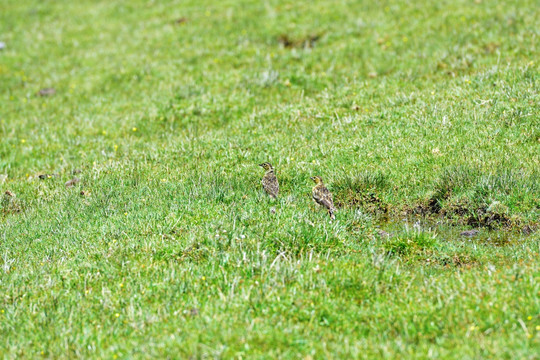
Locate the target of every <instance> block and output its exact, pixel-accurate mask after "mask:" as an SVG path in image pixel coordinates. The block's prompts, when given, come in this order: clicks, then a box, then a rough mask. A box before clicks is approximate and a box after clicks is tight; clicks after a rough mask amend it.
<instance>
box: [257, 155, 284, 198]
mask: <svg viewBox="0 0 540 360" xmlns="http://www.w3.org/2000/svg"><path fill="white" fill-rule="evenodd" d="M259 166H261V167H262V168H263V169H264V170H266V173H265V174H264V176H263V178H262V181H261V183H262V186H263V188H264V191H266V193H267V194H268V195H270V197H271V198H272V199H277V196H278V193H279V183H278V180H277V177H276V173H275V172H274V168H273V167H272V165H271V164H270V163H268V162H264V163H262V164H259Z"/></svg>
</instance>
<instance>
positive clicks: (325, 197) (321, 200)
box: [311, 176, 336, 220]
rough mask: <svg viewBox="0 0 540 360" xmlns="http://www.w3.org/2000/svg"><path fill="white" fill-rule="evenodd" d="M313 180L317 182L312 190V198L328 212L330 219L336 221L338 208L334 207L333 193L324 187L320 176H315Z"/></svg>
mask: <svg viewBox="0 0 540 360" xmlns="http://www.w3.org/2000/svg"><path fill="white" fill-rule="evenodd" d="M311 180H313V181H314V182H315V186H314V187H313V190H312V197H313V200H315V202H316V203H317V204H319V205H321V206H323V207H325V208H326V210H328V215H330V219H332V220H335V219H336V216H335V215H334V213H335V212H336V208H335V207H334V200H333V199H332V193H331V192H330V191H329V190H328V189H327V188H326V186H324V183H323V180H322V178H321V177H320V176H313V177H311Z"/></svg>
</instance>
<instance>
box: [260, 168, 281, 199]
mask: <svg viewBox="0 0 540 360" xmlns="http://www.w3.org/2000/svg"><path fill="white" fill-rule="evenodd" d="M263 187H264V190H266V192H267V193H269V194H270V195H273V196H277V194H278V192H279V183H278V180H277V177H276V175H275V174H272V173H270V174H268V175H266V176H265V177H264V179H263Z"/></svg>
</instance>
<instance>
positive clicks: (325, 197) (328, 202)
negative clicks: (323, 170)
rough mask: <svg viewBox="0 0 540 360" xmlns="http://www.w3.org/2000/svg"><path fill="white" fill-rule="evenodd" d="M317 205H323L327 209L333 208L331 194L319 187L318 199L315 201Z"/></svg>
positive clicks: (324, 188)
mask: <svg viewBox="0 0 540 360" xmlns="http://www.w3.org/2000/svg"><path fill="white" fill-rule="evenodd" d="M315 200H316V201H317V202H318V203H319V204H321V205H323V206H324V207H326V208H327V209H333V208H334V201H333V199H332V193H331V192H330V191H329V190H328V189H327V188H326V187H321V188H320V189H319V192H318V199H315Z"/></svg>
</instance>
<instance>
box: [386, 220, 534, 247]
mask: <svg viewBox="0 0 540 360" xmlns="http://www.w3.org/2000/svg"><path fill="white" fill-rule="evenodd" d="M376 227H377V228H379V229H380V230H383V231H385V232H387V233H389V234H390V236H396V235H399V234H404V233H407V232H411V231H420V232H431V233H434V234H435V235H436V236H437V239H438V240H440V241H445V240H452V241H456V240H461V241H467V242H479V243H484V244H493V245H496V246H501V245H509V244H513V243H517V242H520V241H522V240H523V239H525V238H527V237H529V236H532V234H531V235H524V234H522V233H521V232H519V231H516V230H489V229H485V228H476V229H473V228H471V227H466V226H457V225H450V224H437V223H429V222H422V221H421V220H420V221H418V220H417V221H411V220H408V219H404V220H403V221H401V222H399V221H397V222H396V221H384V222H379V223H378V225H377V226H376ZM472 231H474V232H476V231H477V232H476V233H475V234H474V235H472V234H470V232H472ZM464 232H465V233H469V234H464Z"/></svg>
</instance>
